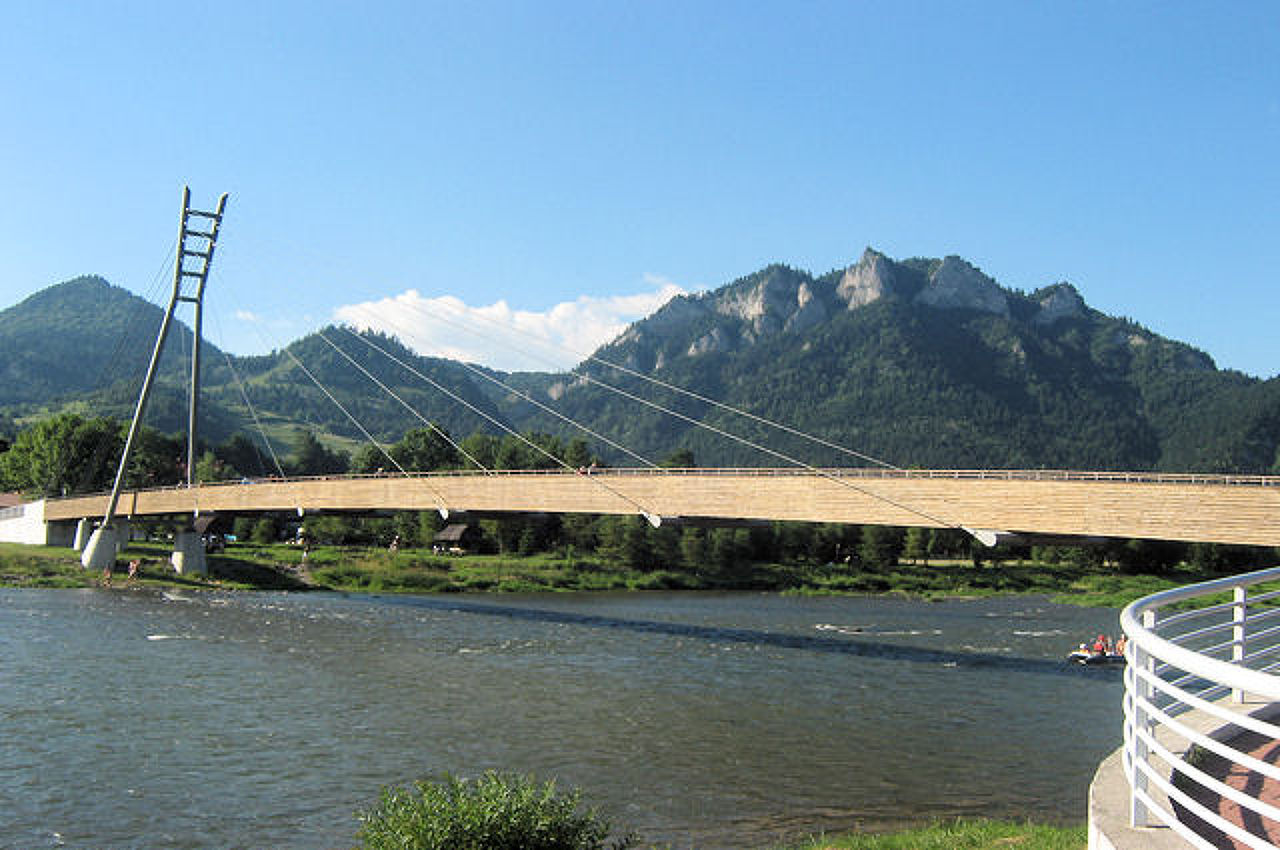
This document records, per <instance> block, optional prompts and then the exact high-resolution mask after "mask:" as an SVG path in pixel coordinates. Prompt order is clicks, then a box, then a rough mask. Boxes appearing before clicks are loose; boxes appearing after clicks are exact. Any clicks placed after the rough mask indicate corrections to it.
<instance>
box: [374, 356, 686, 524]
mask: <svg viewBox="0 0 1280 850" xmlns="http://www.w3.org/2000/svg"><path fill="white" fill-rule="evenodd" d="M357 336H358V337H359V338H360V339H362V340H364V342H365V344H366V345H368V346H369V347H371V348H373V349H375V350H377V351H379V352H381V353H382V355H383V356H385V357H388V358H390V359H391V360H393V361H395V362H396V363H398V364H399V365H400V366H401V367H403V368H404V369H406V370H408V371H409V372H411V373H412V374H413V375H415V376H417V377H418V378H421V379H422V380H424V381H426V382H427V383H429V384H430V385H431V386H433V387H435V388H436V389H438V390H440V391H441V392H443V393H445V394H446V395H448V396H449V397H450V398H452V399H454V400H455V401H458V402H459V403H461V404H463V405H465V406H466V407H467V408H468V409H469V410H471V411H472V412H473V413H476V414H477V415H479V416H483V417H484V418H485V419H486V420H488V421H489V422H491V423H492V424H494V425H496V426H497V427H499V428H501V429H502V430H503V431H505V432H506V433H507V434H509V435H511V436H512V437H515V438H516V439H517V440H519V441H521V442H522V443H524V444H525V445H527V446H528V447H529V448H531V449H533V450H534V451H536V452H538V453H539V454H542V455H543V456H545V457H546V458H547V459H549V460H550V461H552V462H553V463H555V464H557V465H559V466H561V467H563V468H564V469H566V470H568V471H569V472H576V471H577V470H575V469H574V468H573V467H572V466H570V465H569V464H568V463H566V462H565V461H564V460H562V459H560V458H558V457H556V456H555V455H554V454H552V453H551V452H549V451H547V450H546V449H545V448H543V447H542V446H540V445H538V444H537V443H535V442H533V441H532V440H530V439H529V438H528V437H526V436H524V435H523V434H521V433H519V432H517V431H516V430H515V429H513V428H511V427H510V426H509V425H507V424H505V423H503V422H501V421H499V420H498V419H496V418H494V417H493V416H490V415H489V414H488V413H486V412H485V411H483V410H481V409H480V408H478V407H476V406H475V405H473V404H471V403H470V402H468V401H465V400H464V399H462V398H461V397H459V396H458V395H457V394H455V393H453V392H450V391H449V390H448V389H446V388H444V387H443V386H441V385H440V384H439V383H438V382H436V381H434V380H432V379H431V378H429V377H427V376H426V375H424V374H422V372H420V371H418V370H417V369H415V368H414V367H413V366H411V365H409V364H408V363H405V362H404V361H403V360H401V359H400V358H399V357H397V356H396V355H394V354H392V353H391V352H389V351H387V350H386V349H384V348H383V347H382V346H380V345H378V344H377V343H375V342H374V341H373V340H371V339H369V338H367V337H363V336H359V335H358V334H357ZM587 478H588V479H589V480H590V481H591V482H592V483H594V484H595V485H597V486H599V487H603V488H604V489H605V490H608V491H609V492H610V493H612V494H613V495H615V496H617V497H618V498H619V499H622V500H623V501H624V502H627V503H628V504H630V505H631V506H633V507H634V508H636V509H637V510H638V511H639V512H640V515H641V516H643V517H644V518H645V519H646V520H647V521H648V522H649V524H650V525H652V526H653V527H654V528H657V527H658V526H659V525H660V524H661V522H662V517H661V516H660V515H658V514H656V513H654V512H652V511H650V510H649V509H648V508H646V507H645V506H644V505H642V504H641V503H640V502H637V501H636V500H635V499H633V498H631V497H630V496H628V495H626V494H625V493H622V492H619V491H618V490H616V489H615V488H613V487H610V486H609V485H608V484H606V483H604V482H603V481H601V480H600V478H599V476H594V475H589V476H587Z"/></svg>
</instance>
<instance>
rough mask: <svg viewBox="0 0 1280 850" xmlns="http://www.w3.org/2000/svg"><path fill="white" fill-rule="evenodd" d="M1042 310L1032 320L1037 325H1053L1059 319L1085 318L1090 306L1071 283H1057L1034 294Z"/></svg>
mask: <svg viewBox="0 0 1280 850" xmlns="http://www.w3.org/2000/svg"><path fill="white" fill-rule="evenodd" d="M1032 298H1033V299H1034V300H1035V302H1036V303H1037V304H1039V305H1040V310H1039V312H1037V313H1036V314H1035V316H1033V317H1032V319H1031V321H1032V322H1034V323H1035V324H1037V325H1052V324H1053V323H1054V322H1057V321H1058V320H1059V319H1079V318H1083V317H1084V315H1085V311H1086V310H1087V309H1088V307H1087V306H1086V305H1085V303H1084V298H1082V297H1081V296H1080V293H1079V292H1078V291H1077V290H1076V288H1075V287H1074V286H1072V285H1071V284H1069V283H1066V282H1063V283H1055V284H1054V285H1053V286H1047V287H1045V288H1044V289H1042V290H1040V291H1039V292H1037V293H1036V294H1035V295H1033V296H1032Z"/></svg>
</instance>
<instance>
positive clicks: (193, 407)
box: [80, 186, 227, 573]
mask: <svg viewBox="0 0 1280 850" xmlns="http://www.w3.org/2000/svg"><path fill="white" fill-rule="evenodd" d="M226 206H227V194H226V193H225V192H224V193H223V194H222V196H221V197H220V198H218V206H217V208H216V209H214V210H213V211H211V212H210V211H205V210H196V209H192V208H191V189H190V188H189V187H187V186H184V187H182V214H181V218H180V220H179V225H178V253H177V257H176V259H175V260H174V264H173V292H172V294H171V295H170V296H169V306H168V308H167V309H166V310H165V313H164V320H163V321H161V322H160V331H159V332H158V333H157V334H156V344H155V348H154V349H152V351H151V362H150V363H149V364H148V365H147V374H146V377H145V378H143V381H142V390H141V392H139V393H138V404H137V406H136V407H135V408H134V411H133V421H132V422H130V423H129V436H128V437H126V438H125V442H124V452H123V453H122V454H121V456H120V466H119V468H118V469H117V470H116V479H115V484H114V485H112V488H111V498H110V500H109V501H108V502H107V510H106V513H105V514H104V515H103V517H102V523H101V524H100V525H99V526H98V528H96V529H95V530H94V532H93V534H92V536H90V538H89V542H88V544H87V545H86V546H85V547H84V551H83V552H81V553H80V563H81V564H83V565H84V566H85V567H86V568H87V569H92V570H101V569H105V568H106V567H108V566H109V565H112V564H114V563H115V560H116V555H117V553H118V552H119V550H120V549H121V548H123V547H124V546H125V545H126V544H127V543H128V540H127V539H121V538H122V536H123V537H126V538H127V532H123V529H121V528H117V526H116V524H115V516H116V508H117V506H118V505H119V503H120V490H121V488H122V486H123V485H124V478H125V471H126V470H127V469H128V468H129V459H130V458H131V457H132V455H133V445H134V441H135V439H136V438H137V436H138V429H139V427H140V426H141V425H142V415H143V413H144V412H145V411H146V408H147V399H148V398H149V397H150V395H151V385H152V382H153V381H154V380H155V376H156V372H157V371H158V369H159V366H160V356H161V354H163V353H164V344H165V340H166V339H167V338H168V336H169V326H170V325H171V324H172V323H173V314H174V310H175V309H176V308H177V306H178V304H179V302H186V303H189V304H194V305H195V318H194V320H193V322H192V328H191V330H192V336H193V342H192V346H191V396H190V400H189V402H190V403H189V407H188V420H187V482H186V483H187V486H188V487H191V486H192V485H193V484H194V483H195V477H194V476H195V467H196V456H195V455H196V414H197V412H198V410H199V400H200V334H201V320H202V316H201V314H202V308H203V305H204V287H205V283H207V282H208V280H209V269H210V267H211V266H212V265H213V250H214V247H215V245H216V244H217V241H218V231H219V230H220V229H221V227H222V216H223V213H224V211H225V210H226ZM122 532H123V534H122ZM197 542H198V538H197ZM183 554H184V557H183V558H182V559H181V560H179V559H176V558H175V561H174V563H175V565H177V564H179V563H181V564H183V565H184V568H183V569H182V570H181V571H182V572H188V573H190V572H199V573H203V572H206V571H207V567H206V565H205V561H204V550H203V548H201V549H200V552H199V553H198V556H197V555H196V553H194V552H190V551H189V550H184V552H183Z"/></svg>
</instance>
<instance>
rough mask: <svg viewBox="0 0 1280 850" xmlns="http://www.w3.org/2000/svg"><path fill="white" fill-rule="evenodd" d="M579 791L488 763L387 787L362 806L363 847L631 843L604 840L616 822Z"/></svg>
mask: <svg viewBox="0 0 1280 850" xmlns="http://www.w3.org/2000/svg"><path fill="white" fill-rule="evenodd" d="M580 800H581V792H580V791H578V790H577V789H574V790H572V791H569V792H568V793H567V794H557V793H556V786H555V782H547V783H546V784H545V785H539V784H538V783H537V782H535V781H534V779H533V778H532V777H528V776H518V775H513V774H502V773H496V772H494V771H489V772H487V773H485V774H484V775H483V776H481V777H480V778H479V779H475V780H468V779H458V778H457V777H454V776H445V777H444V779H442V780H440V781H438V782H417V783H415V784H414V786H413V788H388V789H384V790H383V792H382V797H381V799H380V800H379V801H378V805H377V806H375V807H373V808H372V809H369V810H367V811H362V812H359V813H358V815H357V817H358V818H359V819H360V822H361V824H362V825H361V827H360V832H359V838H360V840H361V841H362V842H363V844H362V845H361V846H362V847H363V848H364V850H392V848H394V850H604V848H606V847H608V848H611V849H612V850H625V848H629V847H633V846H634V845H635V841H634V838H632V837H631V836H626V837H623V838H620V839H617V840H615V841H614V842H612V843H611V844H607V845H606V843H605V842H606V841H608V839H609V833H610V831H611V826H610V824H609V822H608V821H606V820H603V819H602V818H601V817H600V816H599V814H598V812H597V811H596V810H595V809H587V810H586V811H583V812H580V811H579V810H578V804H579V802H580Z"/></svg>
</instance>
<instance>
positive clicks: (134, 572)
mask: <svg viewBox="0 0 1280 850" xmlns="http://www.w3.org/2000/svg"><path fill="white" fill-rule="evenodd" d="M137 579H138V559H137V558H134V559H133V560H132V561H130V562H129V582H130V583H131V584H132V583H133V582H135V581H137Z"/></svg>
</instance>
